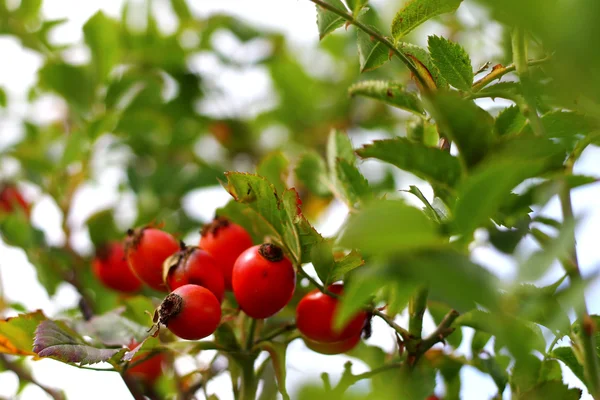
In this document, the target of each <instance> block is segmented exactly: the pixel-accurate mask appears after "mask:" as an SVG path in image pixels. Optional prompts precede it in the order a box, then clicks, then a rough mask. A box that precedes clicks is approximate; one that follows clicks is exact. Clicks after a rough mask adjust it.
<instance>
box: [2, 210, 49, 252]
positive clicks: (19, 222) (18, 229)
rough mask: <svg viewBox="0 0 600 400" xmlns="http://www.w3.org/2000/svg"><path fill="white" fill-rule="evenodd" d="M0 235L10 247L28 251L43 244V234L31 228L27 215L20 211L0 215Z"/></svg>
mask: <svg viewBox="0 0 600 400" xmlns="http://www.w3.org/2000/svg"><path fill="white" fill-rule="evenodd" d="M0 233H2V238H3V240H4V241H5V242H6V243H8V244H10V245H11V246H18V247H21V248H23V249H29V248H32V247H35V246H42V245H43V244H44V233H43V232H42V231H40V230H39V229H37V228H35V227H34V226H32V225H31V222H30V221H29V218H28V217H27V214H25V213H24V212H21V211H18V212H12V213H10V214H1V215H0Z"/></svg>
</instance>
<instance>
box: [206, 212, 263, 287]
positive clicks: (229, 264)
mask: <svg viewBox="0 0 600 400" xmlns="http://www.w3.org/2000/svg"><path fill="white" fill-rule="evenodd" d="M199 246H200V247H201V248H202V249H204V250H206V251H208V252H209V253H210V254H211V255H212V256H213V257H214V258H215V260H217V263H218V265H219V267H220V268H221V271H222V272H223V278H224V279H225V289H227V290H231V289H232V285H231V276H232V270H233V265H234V264H235V260H237V258H238V256H239V255H240V254H242V252H243V251H244V250H246V249H248V248H249V247H252V237H250V234H249V233H248V232H246V230H245V229H244V228H242V227H241V226H239V225H237V224H234V223H233V222H230V221H229V220H227V219H225V218H222V217H219V218H216V219H215V220H214V221H213V222H212V223H211V224H210V225H207V226H206V227H204V229H202V237H201V238H200V244H199Z"/></svg>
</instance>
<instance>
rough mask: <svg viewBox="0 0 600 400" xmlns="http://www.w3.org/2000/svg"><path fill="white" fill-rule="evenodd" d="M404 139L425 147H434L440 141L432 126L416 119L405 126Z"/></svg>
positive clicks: (420, 119) (421, 119)
mask: <svg viewBox="0 0 600 400" xmlns="http://www.w3.org/2000/svg"><path fill="white" fill-rule="evenodd" d="M406 137H407V138H408V139H409V140H411V141H413V142H416V143H421V144H424V145H425V146H427V147H435V146H436V145H437V144H438V141H439V139H440V137H439V135H438V132H437V129H436V127H435V125H434V124H431V123H429V122H427V121H425V120H424V119H423V118H418V119H415V120H413V121H409V122H408V123H407V124H406Z"/></svg>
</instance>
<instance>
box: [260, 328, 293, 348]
mask: <svg viewBox="0 0 600 400" xmlns="http://www.w3.org/2000/svg"><path fill="white" fill-rule="evenodd" d="M294 329H296V324H286V325H283V326H281V327H279V328H278V329H275V330H273V331H272V332H271V333H269V334H268V335H267V336H264V337H262V338H260V339H258V340H256V341H255V342H254V345H255V346H256V345H257V344H259V343H262V342H266V341H269V340H271V339H274V338H276V337H277V336H279V335H283V334H284V333H287V332H291V331H293V330H294Z"/></svg>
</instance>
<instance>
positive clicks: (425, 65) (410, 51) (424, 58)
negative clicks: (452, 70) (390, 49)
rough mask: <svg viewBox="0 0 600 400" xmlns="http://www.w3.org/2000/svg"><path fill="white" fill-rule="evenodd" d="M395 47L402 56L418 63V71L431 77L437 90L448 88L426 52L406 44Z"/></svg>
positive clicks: (401, 43)
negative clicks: (420, 70)
mask: <svg viewBox="0 0 600 400" xmlns="http://www.w3.org/2000/svg"><path fill="white" fill-rule="evenodd" d="M397 47H398V50H399V51H400V52H401V53H402V54H404V55H405V56H407V57H410V58H411V59H412V60H413V61H414V62H415V63H418V64H417V68H418V69H423V71H424V72H426V74H427V75H429V76H431V79H432V80H433V82H434V83H435V86H436V87H437V88H440V89H446V88H448V82H447V81H446V79H444V77H443V76H442V74H441V73H440V70H439V69H438V67H436V66H435V64H434V62H433V59H432V58H431V55H430V54H429V52H428V51H427V50H425V49H424V48H422V47H419V46H417V45H414V44H412V43H406V42H400V43H398V45H397Z"/></svg>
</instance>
